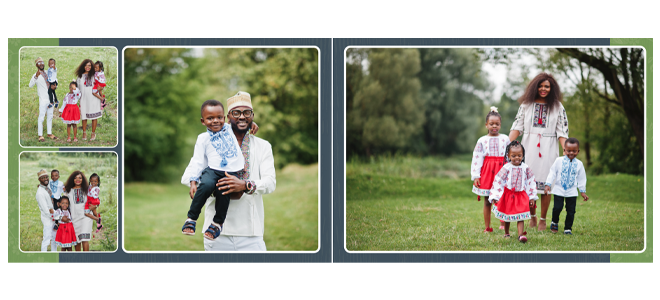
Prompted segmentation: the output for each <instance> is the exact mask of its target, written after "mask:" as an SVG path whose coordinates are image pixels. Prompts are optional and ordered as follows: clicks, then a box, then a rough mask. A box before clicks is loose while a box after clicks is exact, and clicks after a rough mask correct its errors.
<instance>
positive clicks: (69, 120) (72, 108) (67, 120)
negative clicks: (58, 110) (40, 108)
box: [62, 104, 80, 124]
mask: <svg viewBox="0 0 660 300" xmlns="http://www.w3.org/2000/svg"><path fill="white" fill-rule="evenodd" d="M62 121H63V122H64V124H78V122H80V108H78V105H75V104H68V105H67V106H65V107H64V111H63V112H62Z"/></svg>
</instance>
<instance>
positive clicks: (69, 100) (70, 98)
mask: <svg viewBox="0 0 660 300" xmlns="http://www.w3.org/2000/svg"><path fill="white" fill-rule="evenodd" d="M78 100H80V90H79V89H75V90H73V93H68V94H66V95H65V96H64V100H63V101H62V107H60V112H64V107H65V106H67V104H69V105H76V104H78Z"/></svg>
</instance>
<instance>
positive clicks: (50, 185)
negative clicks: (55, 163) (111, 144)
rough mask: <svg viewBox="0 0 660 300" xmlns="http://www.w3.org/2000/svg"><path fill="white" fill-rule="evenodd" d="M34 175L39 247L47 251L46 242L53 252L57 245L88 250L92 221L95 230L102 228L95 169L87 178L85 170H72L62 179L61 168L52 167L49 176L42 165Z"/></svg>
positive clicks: (97, 177) (99, 190)
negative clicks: (40, 230) (39, 217)
mask: <svg viewBox="0 0 660 300" xmlns="http://www.w3.org/2000/svg"><path fill="white" fill-rule="evenodd" d="M37 176H38V178H39V186H38V188H37V194H36V199H37V203H38V205H39V210H40V212H41V223H42V224H43V240H42V242H41V251H42V252H46V251H47V250H48V245H50V249H51V251H53V252H55V251H57V247H58V246H59V247H61V249H62V251H72V247H75V248H76V251H81V249H80V248H81V246H82V251H89V241H90V240H91V238H92V226H93V221H96V232H99V231H100V230H101V229H102V228H103V225H101V214H100V213H98V212H97V208H98V206H99V205H100V203H101V201H100V200H99V195H100V194H101V189H100V186H101V177H100V176H99V175H97V174H96V173H94V174H92V175H91V176H89V181H87V179H86V178H85V174H83V173H82V172H81V171H74V172H73V173H71V175H70V176H69V179H67V181H66V182H65V183H62V182H61V181H59V179H60V171H58V170H52V171H51V172H50V179H49V178H48V171H46V170H44V169H41V170H40V171H39V172H38V173H37Z"/></svg>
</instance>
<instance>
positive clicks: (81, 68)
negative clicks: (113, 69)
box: [74, 58, 94, 82]
mask: <svg viewBox="0 0 660 300" xmlns="http://www.w3.org/2000/svg"><path fill="white" fill-rule="evenodd" d="M87 63H89V65H90V66H91V68H90V69H89V72H87V80H88V81H89V80H91V81H92V82H93V81H94V62H93V61H92V60H91V59H89V58H88V59H85V60H83V61H82V63H80V65H79V66H78V68H76V71H75V72H74V73H75V74H76V77H78V78H82V75H83V74H85V65H86V64H87Z"/></svg>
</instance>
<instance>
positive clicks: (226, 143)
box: [189, 123, 245, 181]
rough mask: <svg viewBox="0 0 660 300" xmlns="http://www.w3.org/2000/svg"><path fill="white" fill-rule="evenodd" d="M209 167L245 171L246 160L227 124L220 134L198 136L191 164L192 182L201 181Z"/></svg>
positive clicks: (207, 133)
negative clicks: (200, 178)
mask: <svg viewBox="0 0 660 300" xmlns="http://www.w3.org/2000/svg"><path fill="white" fill-rule="evenodd" d="M207 166H208V167H209V168H211V169H214V170H217V171H227V172H238V171H240V170H243V168H244V166H245V159H244V157H243V153H242V151H241V148H240V147H239V146H238V140H237V139H236V136H235V135H234V132H233V131H232V129H231V125H229V124H227V123H225V125H224V126H223V127H222V129H221V130H219V131H218V132H212V131H210V130H207V132H205V133H202V134H200V135H199V136H197V142H196V143H195V152H194V154H193V157H192V158H191V159H190V164H189V167H192V169H191V171H192V172H191V173H190V174H191V176H190V181H199V177H200V176H201V175H202V171H204V169H205V168H206V167H207Z"/></svg>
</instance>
